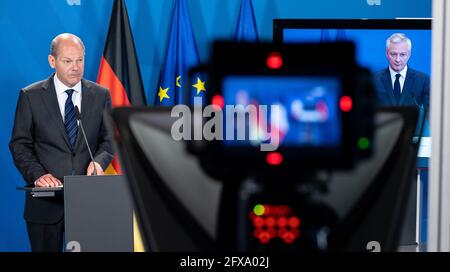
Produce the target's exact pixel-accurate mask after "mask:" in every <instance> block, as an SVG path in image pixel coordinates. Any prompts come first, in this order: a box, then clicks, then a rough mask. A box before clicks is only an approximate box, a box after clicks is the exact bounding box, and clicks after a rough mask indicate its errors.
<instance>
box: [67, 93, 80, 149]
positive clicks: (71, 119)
mask: <svg viewBox="0 0 450 272" xmlns="http://www.w3.org/2000/svg"><path fill="white" fill-rule="evenodd" d="M73 92H74V90H73V89H69V90H67V91H66V93H67V100H66V104H65V107H64V127H65V128H66V133H67V137H68V138H69V142H70V145H71V148H72V150H73V149H74V147H75V141H76V140H77V134H78V124H77V119H76V118H75V117H76V115H75V107H74V105H73V102H72V95H73Z"/></svg>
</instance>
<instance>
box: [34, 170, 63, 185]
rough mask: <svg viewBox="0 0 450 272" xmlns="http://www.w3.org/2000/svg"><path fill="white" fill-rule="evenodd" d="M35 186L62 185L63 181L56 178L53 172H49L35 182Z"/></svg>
mask: <svg viewBox="0 0 450 272" xmlns="http://www.w3.org/2000/svg"><path fill="white" fill-rule="evenodd" d="M34 186H36V187H62V186H63V184H62V182H61V181H60V180H59V179H57V178H55V177H54V176H53V175H52V174H50V173H48V174H45V175H42V176H41V177H40V178H38V179H37V180H36V181H35V182H34Z"/></svg>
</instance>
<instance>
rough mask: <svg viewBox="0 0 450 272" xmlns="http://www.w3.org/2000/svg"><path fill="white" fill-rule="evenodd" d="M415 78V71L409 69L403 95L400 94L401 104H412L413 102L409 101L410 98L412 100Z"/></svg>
mask: <svg viewBox="0 0 450 272" xmlns="http://www.w3.org/2000/svg"><path fill="white" fill-rule="evenodd" d="M415 80H416V75H415V73H414V71H412V70H411V69H408V72H407V73H406V78H405V83H404V84H403V90H402V95H401V96H400V105H405V104H411V102H408V100H411V91H412V89H413V86H414V81H415ZM413 103H414V102H413Z"/></svg>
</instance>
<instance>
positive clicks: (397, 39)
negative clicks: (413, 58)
mask: <svg viewBox="0 0 450 272" xmlns="http://www.w3.org/2000/svg"><path fill="white" fill-rule="evenodd" d="M402 42H406V44H407V45H408V51H409V52H411V49H412V43H411V40H410V39H409V38H408V37H406V35H405V34H403V33H394V34H392V35H391V36H390V37H389V38H388V39H387V40H386V50H387V49H388V48H389V45H391V44H398V43H402Z"/></svg>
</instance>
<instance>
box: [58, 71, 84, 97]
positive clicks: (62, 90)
mask: <svg viewBox="0 0 450 272" xmlns="http://www.w3.org/2000/svg"><path fill="white" fill-rule="evenodd" d="M53 82H54V83H55V89H56V93H57V94H62V93H65V92H66V90H69V89H73V90H74V91H75V92H76V93H80V92H81V81H80V82H78V83H77V84H76V85H75V86H73V87H72V88H70V87H67V86H66V85H65V84H64V83H62V82H61V80H59V78H58V77H57V76H56V73H55V75H54V76H53Z"/></svg>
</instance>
